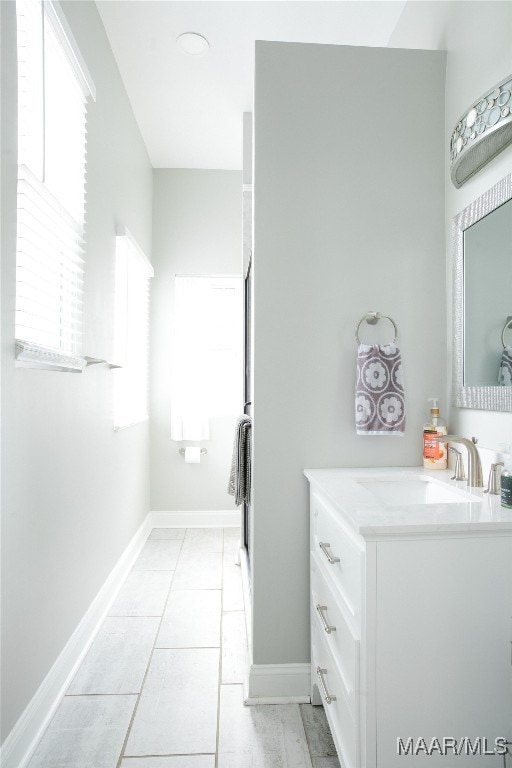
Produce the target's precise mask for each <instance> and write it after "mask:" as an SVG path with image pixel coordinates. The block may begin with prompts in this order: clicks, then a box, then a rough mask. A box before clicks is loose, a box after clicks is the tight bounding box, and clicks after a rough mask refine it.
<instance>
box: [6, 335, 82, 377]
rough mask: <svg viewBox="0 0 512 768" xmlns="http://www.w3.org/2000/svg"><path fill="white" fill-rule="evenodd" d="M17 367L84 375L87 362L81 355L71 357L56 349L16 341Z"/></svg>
mask: <svg viewBox="0 0 512 768" xmlns="http://www.w3.org/2000/svg"><path fill="white" fill-rule="evenodd" d="M15 357H16V367H17V368H39V369H43V370H46V371H64V372H67V373H82V371H83V370H84V368H85V366H86V364H87V361H86V360H85V359H84V358H83V357H80V356H79V355H70V354H68V353H65V352H59V351H58V350H56V349H50V348H49V347H43V346H40V345H39V344H30V343H29V342H27V341H19V340H16V351H15Z"/></svg>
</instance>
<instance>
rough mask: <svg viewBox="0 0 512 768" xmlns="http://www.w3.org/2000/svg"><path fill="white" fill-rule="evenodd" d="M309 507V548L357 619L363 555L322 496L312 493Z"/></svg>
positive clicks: (359, 608)
mask: <svg viewBox="0 0 512 768" xmlns="http://www.w3.org/2000/svg"><path fill="white" fill-rule="evenodd" d="M311 507H312V541H311V549H312V551H313V552H315V553H316V554H317V555H318V558H319V561H320V562H321V563H322V566H323V567H324V571H325V573H327V574H328V575H329V578H330V579H332V580H333V582H334V583H335V585H336V587H337V588H338V589H339V591H340V593H341V596H342V598H343V600H344V602H345V605H346V607H347V609H348V611H349V612H350V614H351V615H352V616H353V617H354V619H355V620H356V621H357V622H359V618H360V611H361V569H362V567H363V562H364V560H363V558H364V554H363V552H362V551H361V550H360V549H359V548H358V547H357V545H356V544H355V543H354V542H353V541H352V540H351V539H350V538H349V536H348V535H347V534H346V533H345V531H344V530H343V527H342V524H341V523H340V521H339V520H337V519H336V515H335V513H334V511H332V510H331V508H330V506H329V504H328V503H327V502H325V501H324V499H320V498H319V497H318V496H317V495H316V494H315V493H313V494H312V497H311Z"/></svg>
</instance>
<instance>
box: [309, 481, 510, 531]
mask: <svg viewBox="0 0 512 768" xmlns="http://www.w3.org/2000/svg"><path fill="white" fill-rule="evenodd" d="M304 474H305V475H306V477H307V478H308V480H309V482H310V483H311V486H312V488H313V489H314V490H316V491H318V492H320V493H321V494H322V495H323V496H324V497H326V499H327V500H328V501H329V502H330V503H331V505H332V506H333V507H334V508H335V509H336V510H337V511H339V512H340V514H341V515H342V516H343V518H344V519H345V520H346V521H347V522H348V523H349V525H350V526H351V527H352V528H353V529H354V530H355V531H356V532H357V533H359V534H360V535H361V536H364V537H365V538H373V537H382V536H386V537H388V536H402V535H415V536H416V535H425V534H428V535H432V534H434V535H435V534H437V535H442V534H445V533H459V534H460V533H466V534H467V533H469V534H482V533H487V534H490V533H492V534H497V533H502V534H504V535H512V509H506V508H505V507H502V506H501V502H500V497H499V496H496V495H493V496H490V495H489V494H487V493H484V489H483V488H468V487H467V485H466V483H465V482H455V481H454V480H451V479H450V478H451V477H452V475H453V472H452V470H425V469H423V468H422V467H379V468H372V467H369V468H343V469H306V470H304ZM386 481H391V483H392V484H393V486H394V488H393V489H391V490H392V493H391V497H395V498H396V496H397V489H399V487H400V486H399V483H402V482H403V483H404V485H403V494H402V493H401V492H399V493H398V496H399V497H402V496H403V500H402V498H400V501H398V502H397V501H395V500H389V499H385V498H384V500H383V499H382V498H379V496H380V497H382V496H384V497H385V496H386V493H385V491H386V486H385V485H384V482H386ZM418 481H426V483H427V484H428V485H429V486H430V488H431V489H432V490H433V491H434V493H433V496H434V497H435V496H436V493H438V494H440V495H441V496H443V495H444V494H447V495H448V496H449V497H450V502H449V503H447V502H445V501H442V502H438V501H434V502H433V503H428V504H424V503H415V502H414V501H413V502H411V501H408V500H407V496H408V490H407V489H408V488H413V490H414V488H417V486H418ZM374 488H375V489H379V492H378V493H375V492H372V490H370V489H374ZM412 495H413V496H414V493H413V494H412ZM459 497H460V501H459Z"/></svg>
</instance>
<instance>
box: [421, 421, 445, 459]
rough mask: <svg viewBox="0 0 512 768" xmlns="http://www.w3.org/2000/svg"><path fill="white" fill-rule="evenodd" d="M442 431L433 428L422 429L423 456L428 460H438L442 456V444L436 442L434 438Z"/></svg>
mask: <svg viewBox="0 0 512 768" xmlns="http://www.w3.org/2000/svg"><path fill="white" fill-rule="evenodd" d="M442 434H443V432H438V431H437V430H435V429H425V430H423V458H424V459H429V461H439V459H442V458H443V456H444V446H443V444H442V443H436V442H435V440H434V438H435V437H440V436H441V435H442Z"/></svg>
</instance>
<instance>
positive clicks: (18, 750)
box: [0, 515, 153, 768]
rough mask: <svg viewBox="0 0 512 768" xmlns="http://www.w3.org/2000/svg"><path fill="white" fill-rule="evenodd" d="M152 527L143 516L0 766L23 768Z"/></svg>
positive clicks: (0, 758)
mask: <svg viewBox="0 0 512 768" xmlns="http://www.w3.org/2000/svg"><path fill="white" fill-rule="evenodd" d="M152 527H153V525H152V523H151V520H150V515H146V518H145V519H144V521H143V523H142V524H141V526H140V528H139V529H138V531H137V532H136V533H135V535H134V537H133V538H132V540H131V541H130V543H129V544H128V546H127V547H126V549H125V551H124V552H123V554H122V555H121V557H120V558H119V560H118V562H117V564H116V565H115V566H114V568H113V570H112V572H111V573H110V575H109V577H108V578H107V580H106V581H105V583H104V584H103V586H102V587H101V589H100V591H99V592H98V594H97V595H96V597H95V598H94V600H93V602H92V603H91V605H90V606H89V608H88V610H87V612H86V614H85V616H84V617H83V619H82V620H81V622H80V624H79V625H78V626H77V628H76V629H75V631H74V632H73V634H72V635H71V637H70V639H69V640H68V642H67V643H66V645H65V646H64V649H63V650H62V652H61V653H60V655H59V657H58V658H57V660H56V662H55V664H54V665H53V666H52V668H51V669H50V671H49V672H48V674H47V675H46V677H45V679H44V680H43V682H42V683H41V685H40V686H39V688H38V690H37V691H36V693H35V694H34V696H33V697H32V699H31V701H30V702H29V704H28V706H27V708H26V709H25V711H24V712H23V713H22V715H21V717H20V718H19V720H18V722H17V723H16V725H15V726H14V728H13V729H12V731H11V732H10V734H9V735H8V736H7V738H6V740H5V741H4V743H3V745H2V749H1V756H0V764H1V765H2V768H25V766H26V765H27V763H28V762H29V760H30V758H31V757H32V755H33V753H34V750H35V748H36V747H37V744H38V742H39V740H40V738H41V736H42V735H43V733H44V731H45V730H46V728H47V726H48V724H49V722H50V720H51V719H52V717H53V715H54V714H55V710H56V709H57V707H58V706H59V704H60V701H61V699H62V696H64V694H65V692H66V691H67V689H68V687H69V684H70V683H71V680H72V679H73V677H74V675H75V673H76V671H77V669H78V667H79V665H80V664H81V662H82V660H83V658H84V656H85V654H86V653H87V651H88V650H89V647H90V646H91V643H92V641H93V640H94V637H95V636H96V633H97V631H98V629H99V627H100V625H101V623H102V621H103V619H104V618H105V616H106V615H107V613H108V610H109V608H110V606H111V605H112V603H113V601H114V599H115V597H116V595H117V593H118V592H119V589H120V588H121V586H122V585H123V582H124V580H125V579H126V577H127V575H128V573H129V572H130V570H131V568H132V566H133V563H134V562H135V560H136V559H137V557H138V556H139V554H140V551H141V549H142V547H143V546H144V544H145V542H146V539H147V537H148V534H149V531H150V530H151V528H152Z"/></svg>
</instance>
